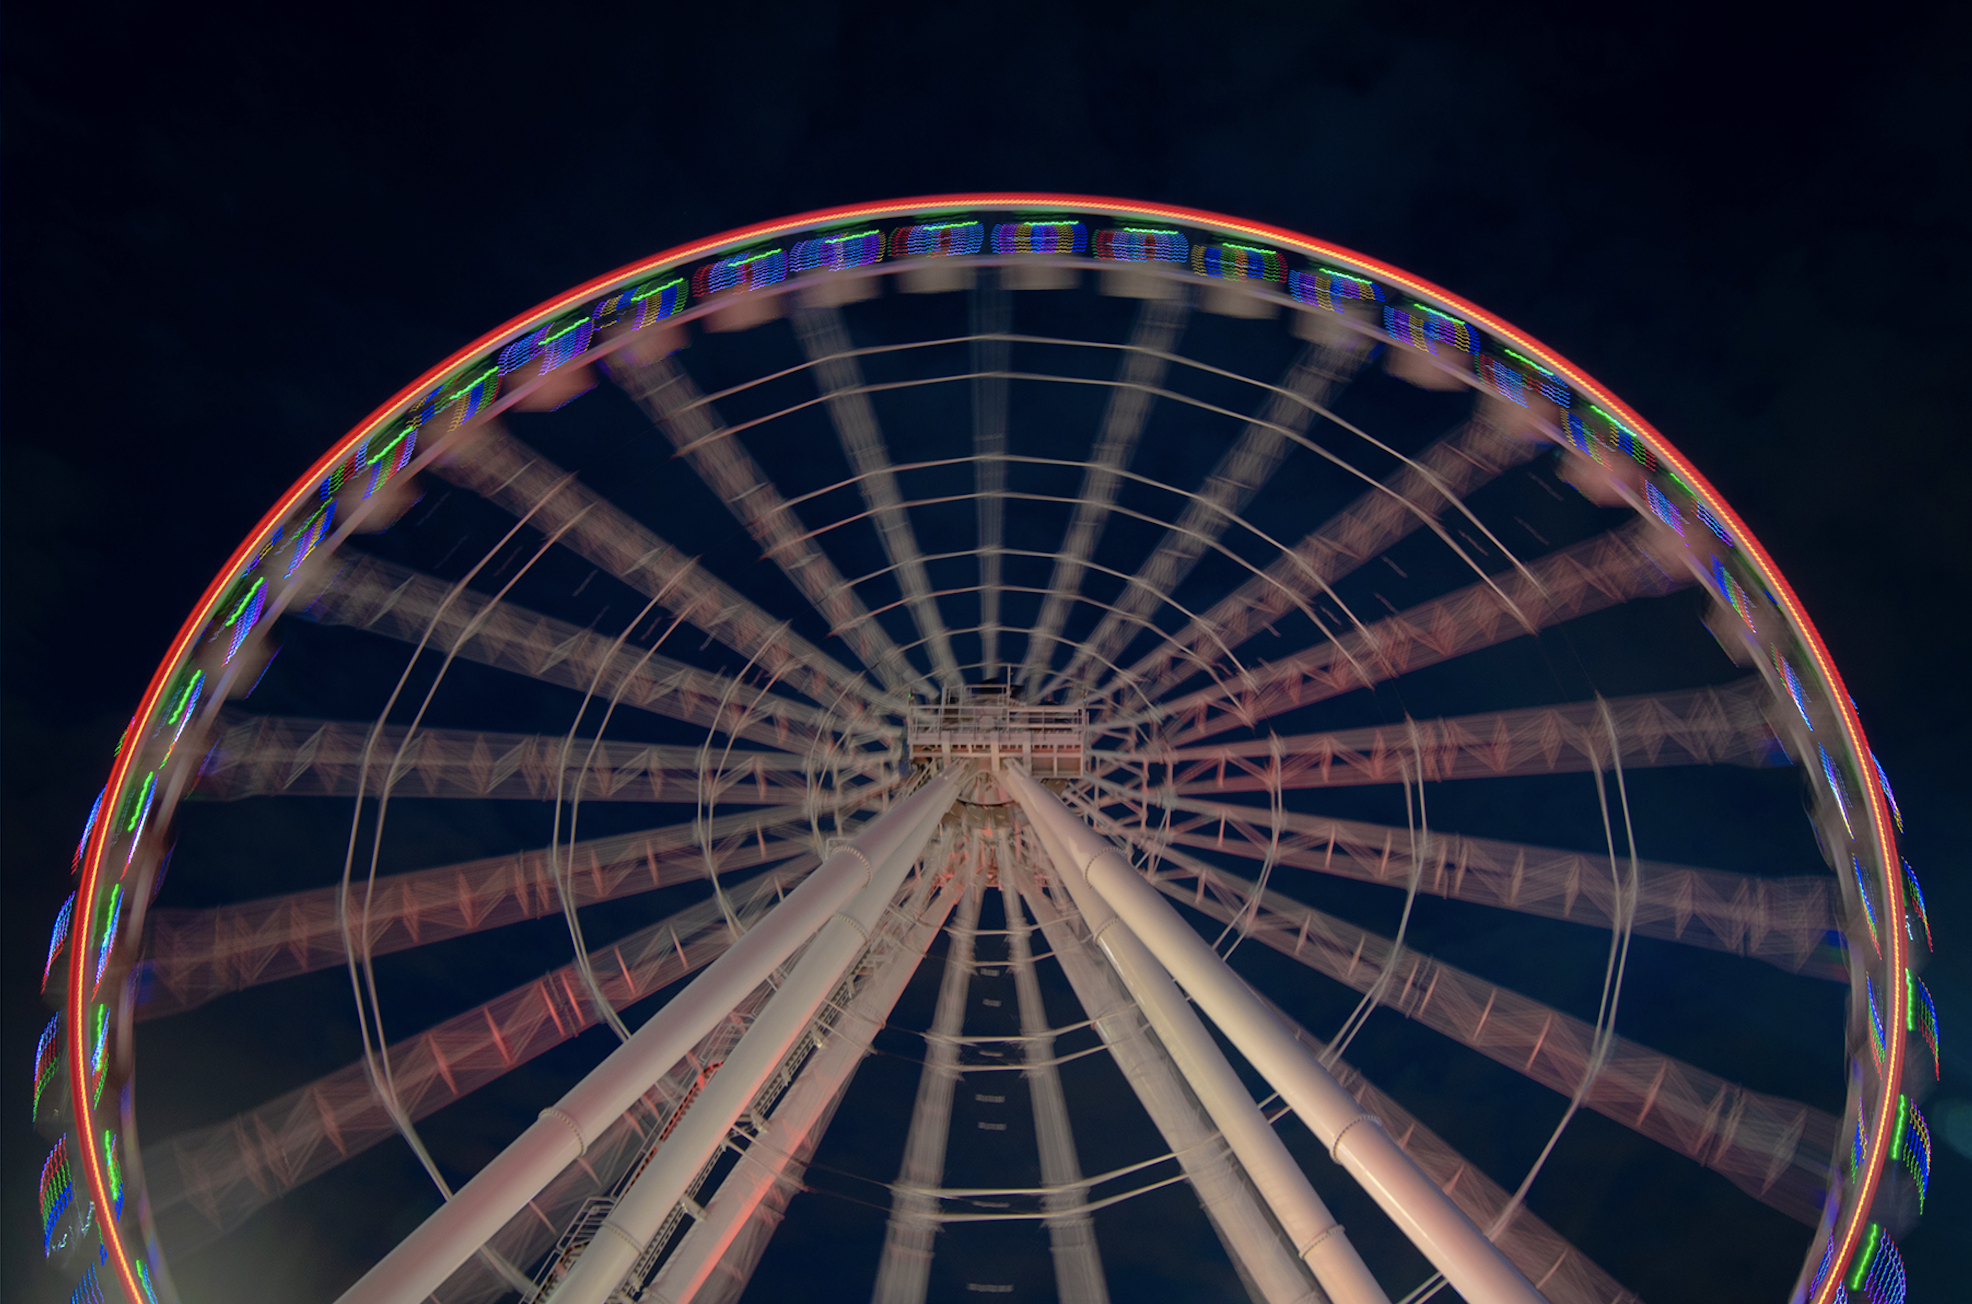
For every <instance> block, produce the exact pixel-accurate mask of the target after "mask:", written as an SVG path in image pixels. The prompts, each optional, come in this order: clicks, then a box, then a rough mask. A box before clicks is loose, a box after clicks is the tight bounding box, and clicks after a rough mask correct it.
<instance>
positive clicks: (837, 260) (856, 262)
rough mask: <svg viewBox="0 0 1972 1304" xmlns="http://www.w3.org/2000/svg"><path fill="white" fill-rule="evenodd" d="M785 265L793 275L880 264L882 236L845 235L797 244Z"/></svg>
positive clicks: (858, 232) (871, 233) (864, 232)
mask: <svg viewBox="0 0 1972 1304" xmlns="http://www.w3.org/2000/svg"><path fill="white" fill-rule="evenodd" d="M788 261H789V262H790V263H792V264H793V267H792V270H793V271H795V272H796V273H800V272H813V271H820V270H831V271H838V272H839V271H843V270H846V269H848V268H851V267H868V266H870V265H872V264H874V263H880V262H882V261H883V232H881V231H845V232H841V233H838V234H836V235H825V236H820V237H818V238H816V239H814V240H801V241H797V242H796V243H795V246H794V251H793V253H792V254H790V255H789V259H788Z"/></svg>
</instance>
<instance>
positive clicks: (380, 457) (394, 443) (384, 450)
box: [363, 430, 409, 466]
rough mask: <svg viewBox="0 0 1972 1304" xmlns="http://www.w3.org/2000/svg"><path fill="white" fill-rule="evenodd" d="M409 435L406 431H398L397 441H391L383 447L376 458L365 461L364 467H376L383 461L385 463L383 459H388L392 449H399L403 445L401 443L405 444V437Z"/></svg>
mask: <svg viewBox="0 0 1972 1304" xmlns="http://www.w3.org/2000/svg"><path fill="white" fill-rule="evenodd" d="M408 433H409V432H408V431H404V430H400V431H398V432H397V438H395V439H393V440H391V441H390V442H389V443H387V444H385V445H384V446H383V448H382V450H381V451H380V452H378V453H377V454H376V455H375V456H373V457H370V458H369V459H367V460H366V461H365V462H364V463H363V465H365V466H375V465H376V464H377V463H378V462H381V461H383V459H384V458H386V457H388V456H389V455H390V450H391V449H393V448H395V447H397V446H398V445H399V444H401V443H403V442H404V436H405V435H406V434H408Z"/></svg>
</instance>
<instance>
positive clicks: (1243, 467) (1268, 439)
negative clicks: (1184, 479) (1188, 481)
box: [1040, 334, 1369, 697]
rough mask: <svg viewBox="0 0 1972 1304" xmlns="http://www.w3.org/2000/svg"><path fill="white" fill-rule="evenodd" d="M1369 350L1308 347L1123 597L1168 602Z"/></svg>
mask: <svg viewBox="0 0 1972 1304" xmlns="http://www.w3.org/2000/svg"><path fill="white" fill-rule="evenodd" d="M1368 356H1369V347H1368V345H1367V344H1366V343H1365V342H1364V341H1363V340H1362V339H1361V337H1359V336H1356V335H1353V334H1352V335H1349V336H1347V337H1346V341H1345V342H1343V343H1340V344H1337V345H1334V346H1326V345H1321V344H1310V345H1309V346H1308V347H1307V348H1305V349H1303V350H1302V352H1301V355H1300V356H1299V357H1298V358H1296V359H1295V360H1294V363H1293V365H1292V366H1290V367H1289V368H1288V371H1287V374H1286V375H1285V376H1283V377H1282V378H1281V381H1280V383H1279V384H1278V385H1277V386H1275V387H1274V392H1273V393H1272V394H1271V395H1269V396H1268V398H1267V401H1266V405H1265V407H1264V409H1263V410H1262V412H1261V414H1260V415H1259V416H1258V417H1257V418H1255V419H1254V420H1252V421H1249V422H1247V424H1246V428H1245V429H1244V430H1243V431H1241V432H1240V436H1239V440H1238V442H1236V443H1235V444H1234V445H1233V446H1232V448H1231V449H1229V450H1228V451H1227V452H1226V455H1225V456H1224V457H1222V458H1220V459H1219V464H1218V465H1217V466H1215V467H1213V468H1212V473H1211V474H1210V475H1208V476H1207V477H1206V478H1205V491H1204V493H1203V494H1202V495H1200V497H1199V498H1195V499H1193V500H1191V501H1189V502H1187V503H1186V504H1185V509H1184V513H1183V514H1182V515H1181V516H1180V517H1179V518H1178V520H1177V522H1176V524H1174V525H1173V526H1172V527H1171V529H1169V530H1168V531H1166V532H1165V535H1164V538H1163V539H1162V540H1160V541H1159V542H1158V545H1157V550H1156V551H1155V552H1153V553H1152V554H1151V555H1150V560H1148V561H1146V562H1145V563H1144V565H1143V569H1142V570H1140V571H1139V572H1138V573H1137V575H1136V576H1135V577H1134V578H1132V580H1131V581H1130V586H1129V588H1128V589H1126V590H1125V591H1124V595H1123V596H1122V597H1121V598H1119V599H1118V605H1120V606H1122V607H1123V608H1124V609H1125V610H1128V611H1132V612H1136V613H1138V614H1142V613H1143V612H1145V611H1147V610H1149V609H1150V608H1151V607H1153V606H1155V605H1156V604H1158V603H1161V602H1162V601H1163V600H1164V595H1165V594H1167V593H1174V592H1176V591H1177V588H1178V585H1179V584H1181V583H1183V581H1184V578H1185V576H1187V575H1189V574H1191V570H1192V567H1194V566H1196V565H1197V564H1198V561H1199V558H1201V557H1202V556H1204V555H1205V550H1206V546H1207V544H1208V543H1209V542H1210V541H1213V540H1216V539H1217V538H1218V537H1219V534H1220V532H1221V531H1223V530H1224V529H1225V527H1226V523H1227V521H1228V520H1229V519H1231V518H1235V517H1237V516H1238V515H1239V513H1240V512H1241V511H1242V510H1244V508H1245V507H1246V505H1247V504H1248V503H1250V502H1252V501H1253V495H1254V494H1256V493H1258V492H1259V491H1260V486H1261V485H1263V484H1265V483H1266V481H1267V477H1268V476H1270V475H1272V474H1273V472H1274V468H1276V467H1278V466H1279V465H1280V463H1281V460H1282V459H1283V458H1285V457H1286V456H1287V454H1288V450H1289V449H1290V448H1292V447H1293V441H1294V438H1295V437H1296V436H1298V435H1301V434H1303V433H1304V432H1306V430H1307V429H1308V427H1309V426H1310V425H1311V424H1312V423H1313V422H1314V418H1315V409H1316V407H1317V406H1321V405H1324V404H1326V403H1327V402H1328V400H1329V399H1330V398H1331V397H1333V396H1334V395H1335V393H1336V392H1337V391H1339V390H1340V389H1341V388H1342V387H1343V386H1344V385H1347V384H1348V383H1349V381H1350V380H1351V379H1353V378H1354V377H1355V374H1356V372H1357V371H1358V370H1360V369H1361V367H1362V364H1363V361H1364V359H1366V358H1367V357H1368ZM1088 642H1089V646H1090V648H1091V649H1092V651H1093V652H1094V653H1096V654H1099V655H1100V656H1102V657H1103V658H1105V659H1107V660H1112V661H1113V660H1115V659H1117V658H1118V657H1120V656H1121V655H1122V654H1123V651H1124V649H1125V648H1126V647H1127V646H1128V645H1129V642H1130V631H1129V630H1128V629H1126V628H1125V627H1124V626H1123V625H1122V624H1121V623H1120V622H1112V621H1108V620H1105V621H1104V622H1103V623H1102V625H1100V626H1098V627H1097V629H1096V631H1095V633H1093V634H1091V635H1090V636H1089V639H1088ZM1085 672H1086V673H1085ZM1092 673H1094V672H1093V669H1092V667H1090V665H1089V663H1088V662H1087V661H1086V660H1081V661H1070V662H1069V663H1068V665H1067V666H1066V667H1065V668H1064V669H1062V671H1061V672H1060V673H1059V674H1057V675H1056V676H1055V677H1054V679H1052V680H1051V681H1049V683H1048V684H1047V686H1046V687H1044V688H1043V689H1042V690H1041V694H1040V695H1041V696H1042V697H1046V696H1048V695H1049V694H1051V693H1052V692H1054V691H1055V689H1057V688H1059V687H1060V686H1061V685H1063V684H1065V683H1068V682H1069V681H1071V680H1075V679H1077V678H1087V677H1088V675H1089V674H1092Z"/></svg>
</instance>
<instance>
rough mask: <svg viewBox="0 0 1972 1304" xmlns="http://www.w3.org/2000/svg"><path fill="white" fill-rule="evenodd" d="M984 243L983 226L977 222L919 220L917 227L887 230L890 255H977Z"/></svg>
mask: <svg viewBox="0 0 1972 1304" xmlns="http://www.w3.org/2000/svg"><path fill="white" fill-rule="evenodd" d="M985 243H986V228H985V226H983V225H982V224H980V223H978V222H920V223H919V224H918V225H916V226H900V227H898V228H897V229H896V230H895V231H892V232H891V233H890V256H891V257H892V258H909V257H915V256H917V255H919V254H938V255H941V256H945V257H956V256H963V255H967V254H976V253H978V252H979V250H980V248H981V247H982V246H983V245H984V244H985Z"/></svg>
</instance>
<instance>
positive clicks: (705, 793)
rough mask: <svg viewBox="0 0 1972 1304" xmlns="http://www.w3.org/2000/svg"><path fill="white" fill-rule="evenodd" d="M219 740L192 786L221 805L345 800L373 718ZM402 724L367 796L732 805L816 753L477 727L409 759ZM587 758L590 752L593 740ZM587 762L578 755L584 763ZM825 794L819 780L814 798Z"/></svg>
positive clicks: (808, 763)
mask: <svg viewBox="0 0 1972 1304" xmlns="http://www.w3.org/2000/svg"><path fill="white" fill-rule="evenodd" d="M220 723H221V727H222V732H221V733H220V736H219V741H218V742H217V743H216V744H215V745H214V746H213V748H212V750H211V751H210V752H208V753H207V755H206V759H205V763H204V765H203V767H202V768H201V769H200V770H199V774H198V777H197V779H196V780H195V781H194V784H193V789H192V790H193V792H195V793H197V794H199V795H200V796H204V797H209V798H213V799H216V800H219V801H237V800H240V799H241V798H245V797H261V796H269V795H278V794H283V793H285V794H287V795H290V796H316V797H353V796H355V795H356V791H357V779H358V777H359V774H360V772H361V769H362V762H363V749H364V747H365V746H366V745H367V744H368V743H369V742H370V736H371V733H372V731H373V729H374V726H373V725H369V724H361V723H357V722H355V721H342V720H303V719H296V718H293V717H288V716H250V715H245V714H242V713H238V712H231V711H229V712H227V713H226V715H225V716H223V717H222V718H221V721H220ZM405 733H406V731H405V729H403V728H402V727H401V726H397V725H392V726H390V727H388V728H386V729H384V730H382V731H381V732H379V733H377V735H376V742H375V749H374V751H373V753H372V762H373V768H372V771H371V773H370V776H369V779H368V783H367V789H368V795H375V793H376V790H377V787H378V785H379V783H380V781H381V779H382V777H383V775H384V774H385V772H386V771H389V772H393V773H395V774H396V775H397V779H396V782H395V785H394V786H393V787H392V789H391V795H392V796H393V797H399V798H402V797H437V798H499V799H507V800H523V801H525V800H533V801H551V800H553V799H554V798H555V797H556V796H557V795H559V796H561V797H562V798H564V799H568V798H572V797H574V796H576V795H577V788H576V784H575V782H574V780H575V778H576V776H577V775H578V774H579V775H580V777H581V779H582V783H581V787H580V796H581V799H582V800H583V801H646V802H680V801H683V802H691V801H697V800H700V799H702V798H703V799H711V800H717V801H721V802H725V803H727V804H731V805H740V806H748V805H757V806H787V805H799V804H800V803H802V802H803V801H806V800H807V799H808V797H809V795H810V774H811V772H812V771H814V770H815V769H816V768H817V767H816V763H815V761H814V760H812V759H810V758H806V757H801V756H797V755H795V754H793V753H792V752H783V751H753V750H726V751H715V752H714V753H713V763H714V766H715V768H714V769H712V770H711V771H710V772H707V773H701V765H702V764H703V763H704V762H705V761H706V757H705V755H704V753H703V751H702V750H701V749H700V748H697V747H678V746H666V745H660V744H653V743H632V742H611V741H608V740H601V741H598V740H596V739H592V738H576V739H574V740H573V743H572V745H571V743H570V740H569V739H568V738H567V737H566V736H564V735H552V736H551V735H546V734H506V733H482V732H476V731H472V730H464V729H429V728H426V729H420V730H419V731H418V733H417V735H416V741H415V743H414V744H413V746H412V749H411V752H410V754H409V755H405V754H403V751H402V749H403V746H404V736H405ZM592 744H593V745H594V755H593V756H591V755H590V749H591V745H592ZM893 759H894V758H893V757H892V756H891V755H890V753H888V752H838V753H836V754H835V756H834V757H832V758H831V761H830V767H831V769H832V770H833V771H834V773H836V774H837V775H838V776H840V777H841V778H868V777H871V776H875V775H879V774H881V773H882V772H883V771H884V770H885V769H886V767H887V765H888V763H889V762H890V761H892V760H893ZM585 762H586V763H585ZM831 791H832V790H825V789H820V788H817V790H816V792H817V795H822V796H828V795H830V792H831Z"/></svg>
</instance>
